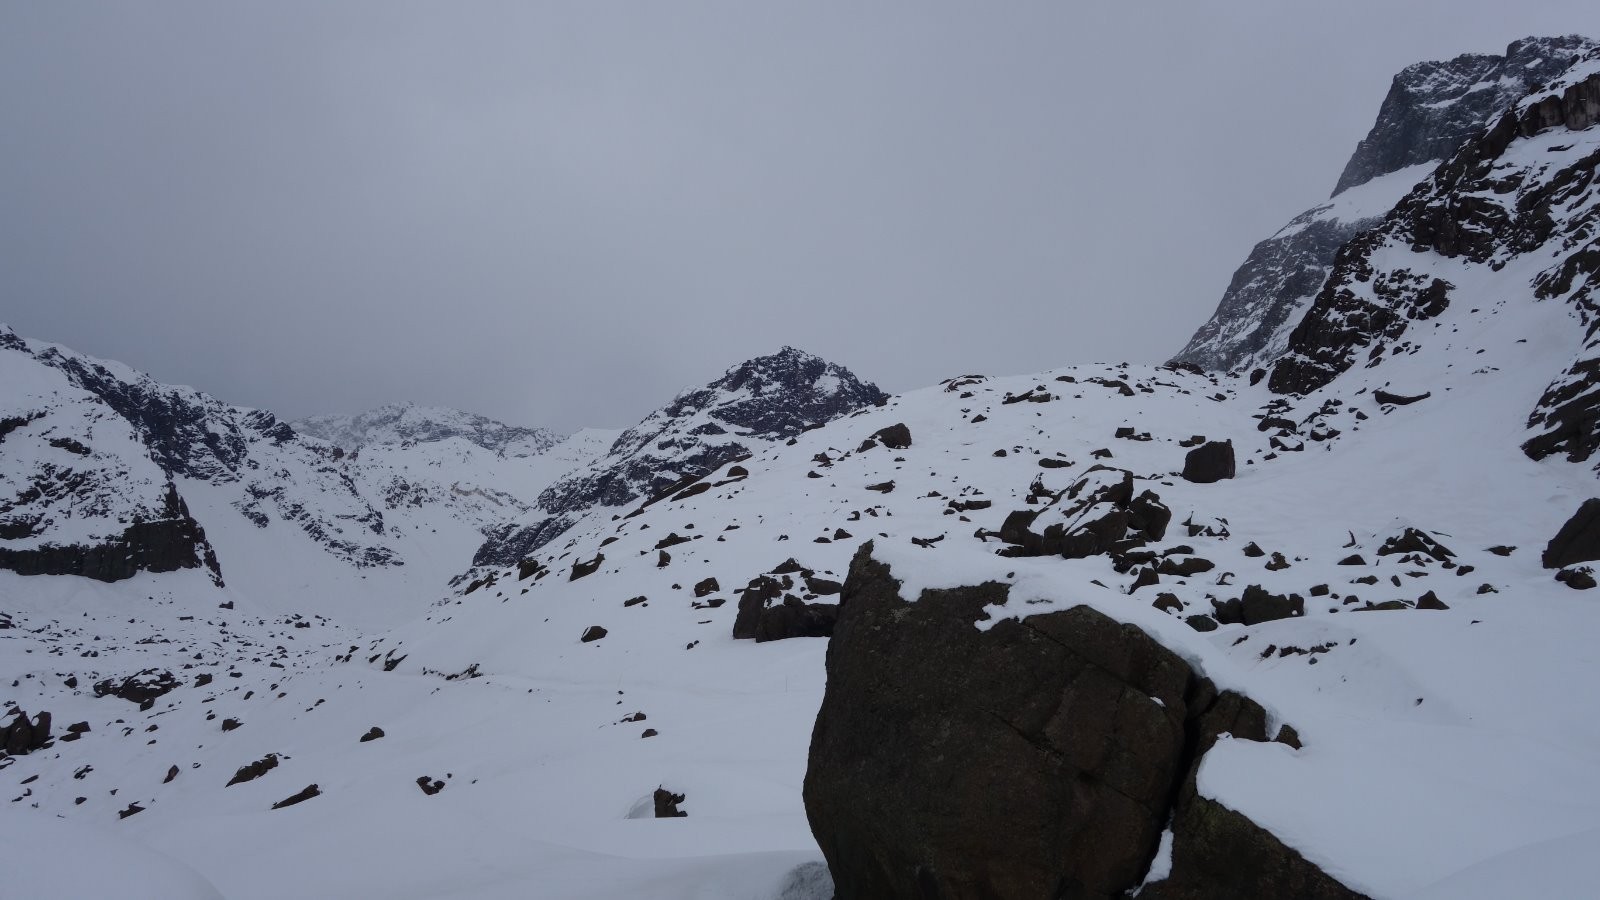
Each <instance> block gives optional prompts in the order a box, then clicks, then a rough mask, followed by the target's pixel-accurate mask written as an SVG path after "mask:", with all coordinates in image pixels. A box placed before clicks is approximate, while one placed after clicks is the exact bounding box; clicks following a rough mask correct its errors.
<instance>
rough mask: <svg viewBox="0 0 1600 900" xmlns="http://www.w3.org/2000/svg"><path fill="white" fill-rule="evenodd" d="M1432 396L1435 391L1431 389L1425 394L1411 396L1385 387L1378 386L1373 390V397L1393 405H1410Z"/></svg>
mask: <svg viewBox="0 0 1600 900" xmlns="http://www.w3.org/2000/svg"><path fill="white" fill-rule="evenodd" d="M1432 396H1433V393H1432V392H1431V391H1430V392H1428V393H1425V394H1417V395H1415V396H1409V397H1408V396H1406V395H1405V394H1391V393H1389V392H1388V391H1386V390H1384V389H1383V388H1378V389H1377V390H1375V391H1373V392H1372V399H1374V400H1376V401H1378V402H1379V403H1386V404H1389V405H1391V406H1409V405H1410V404H1412V403H1416V402H1417V401H1419V400H1426V399H1428V398H1429V397H1432Z"/></svg>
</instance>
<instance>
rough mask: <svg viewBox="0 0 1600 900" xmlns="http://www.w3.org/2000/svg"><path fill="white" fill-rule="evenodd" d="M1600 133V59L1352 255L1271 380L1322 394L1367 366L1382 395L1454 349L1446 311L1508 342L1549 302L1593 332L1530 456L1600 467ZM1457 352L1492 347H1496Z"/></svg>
mask: <svg viewBox="0 0 1600 900" xmlns="http://www.w3.org/2000/svg"><path fill="white" fill-rule="evenodd" d="M1597 121H1600V49H1596V50H1593V51H1590V52H1589V53H1587V54H1586V55H1585V56H1584V57H1583V58H1582V59H1581V60H1580V61H1579V62H1577V63H1575V64H1574V65H1573V66H1572V67H1571V68H1570V69H1569V70H1568V71H1567V72H1565V73H1563V74H1562V75H1561V76H1560V77H1558V78H1557V79H1556V80H1555V81H1553V82H1552V83H1551V84H1550V85H1549V86H1547V87H1545V88H1543V89H1541V90H1538V91H1535V92H1533V93H1531V94H1529V95H1528V96H1526V97H1523V98H1522V99H1520V100H1519V101H1518V102H1517V103H1516V104H1515V105H1514V106H1513V107H1512V108H1511V109H1509V110H1507V111H1506V112H1505V113H1503V114H1502V115H1501V116H1500V117H1499V118H1497V119H1496V120H1495V123H1494V124H1493V126H1492V127H1490V128H1489V129H1488V130H1487V131H1486V132H1485V133H1484V134H1483V135H1481V136H1480V137H1479V138H1477V139H1475V140H1473V141H1471V142H1469V143H1468V144H1467V145H1466V146H1465V147H1463V148H1462V149H1461V151H1460V152H1458V153H1457V154H1456V155H1455V156H1454V157H1453V158H1452V159H1451V160H1450V161H1449V162H1447V163H1446V164H1445V165H1443V166H1441V167H1440V168H1439V169H1438V171H1437V172H1435V173H1434V175H1433V176H1432V177H1431V178H1429V179H1428V180H1427V181H1426V182H1424V183H1423V184H1421V185H1418V187H1417V189H1416V190H1414V191H1413V192H1412V193H1411V194H1410V195H1409V196H1407V197H1406V198H1405V200H1404V201H1402V202H1401V204H1400V205H1399V206H1398V207H1396V209H1395V210H1394V212H1393V213H1391V214H1390V216H1389V217H1388V219H1386V220H1385V222H1384V223H1383V225H1382V226H1381V227H1379V228H1376V229H1373V230H1372V231H1369V232H1367V233H1365V234H1363V235H1361V236H1360V237H1359V238H1357V239H1356V240H1354V241H1352V242H1350V244H1348V245H1346V246H1345V247H1344V248H1343V249H1341V250H1340V251H1339V254H1338V257H1337V258H1336V260H1335V263H1334V268H1333V270H1332V272H1331V274H1330V275H1329V277H1328V280H1327V283H1326V284H1325V285H1324V286H1323V288H1322V290H1321V291H1320V292H1319V293H1318V295H1317V299H1316V303H1315V305H1314V306H1313V307H1312V309H1311V311H1310V312H1309V313H1308V314H1307V316H1306V317H1305V318H1304V319H1303V320H1302V321H1301V323H1300V324H1299V325H1298V326H1297V327H1296V328H1295V331H1294V333H1293V334H1292V335H1291V337H1290V342H1289V352H1288V353H1287V354H1285V355H1284V356H1283V357H1282V358H1281V359H1280V360H1278V362H1277V363H1276V364H1275V365H1274V367H1273V369H1272V376H1271V379H1270V381H1269V384H1270V386H1271V387H1272V389H1273V390H1274V391H1277V392H1279V393H1284V394H1290V395H1297V396H1298V395H1308V394H1313V393H1315V392H1317V391H1319V390H1321V389H1323V388H1325V387H1327V386H1329V385H1330V384H1333V383H1334V382H1335V381H1349V380H1350V379H1349V378H1344V379H1341V376H1345V375H1346V374H1347V373H1352V372H1353V371H1357V367H1359V371H1361V372H1363V373H1365V374H1364V378H1365V381H1367V382H1371V383H1373V385H1374V389H1375V390H1379V389H1381V388H1378V387H1377V386H1376V382H1377V381H1378V380H1384V382H1385V384H1384V387H1389V383H1388V382H1389V379H1384V376H1385V375H1388V374H1390V370H1391V369H1393V368H1394V365H1393V363H1392V360H1396V359H1401V358H1404V357H1406V356H1412V355H1415V354H1417V353H1420V352H1422V351H1423V350H1424V349H1430V350H1433V351H1434V352H1435V353H1439V352H1441V351H1447V350H1448V349H1449V348H1448V347H1443V348H1441V347H1439V346H1438V344H1439V340H1440V334H1439V332H1440V330H1441V328H1442V327H1443V324H1444V323H1443V322H1442V321H1440V317H1441V316H1442V315H1443V314H1444V313H1446V312H1447V311H1456V310H1459V307H1460V306H1462V305H1468V306H1470V307H1471V309H1470V311H1469V312H1468V316H1470V317H1471V318H1470V319H1469V321H1470V322H1471V324H1472V326H1473V330H1474V331H1476V332H1483V331H1493V332H1500V331H1503V330H1506V329H1508V328H1512V327H1516V326H1512V325H1509V324H1508V323H1509V322H1515V321H1518V320H1517V318H1515V317H1516V316H1518V315H1520V314H1522V313H1523V311H1524V310H1525V309H1527V308H1528V307H1530V306H1533V305H1535V304H1540V305H1544V306H1547V307H1554V308H1555V309H1556V310H1561V311H1564V312H1566V313H1567V314H1568V315H1571V316H1572V317H1573V318H1574V319H1575V320H1576V322H1577V323H1579V325H1580V326H1581V328H1580V327H1575V328H1574V329H1573V331H1574V333H1578V332H1580V331H1581V333H1582V334H1583V335H1584V339H1583V341H1582V343H1581V345H1580V346H1579V347H1578V348H1576V350H1575V351H1568V352H1565V353H1562V356H1563V357H1564V358H1565V359H1566V365H1565V370H1564V371H1563V372H1562V373H1561V374H1560V375H1558V376H1557V377H1556V378H1555V379H1554V380H1553V381H1551V382H1550V383H1549V384H1548V386H1547V387H1546V388H1545V390H1544V391H1543V394H1542V396H1540V397H1539V398H1538V400H1537V401H1536V402H1535V403H1534V404H1533V406H1532V409H1531V411H1530V412H1529V415H1528V426H1529V428H1530V429H1532V430H1533V431H1534V434H1533V435H1532V436H1531V437H1530V438H1529V439H1528V440H1527V441H1526V443H1525V444H1524V449H1525V450H1526V452H1527V453H1528V454H1529V455H1530V456H1531V457H1533V458H1535V459H1542V458H1544V457H1546V456H1550V455H1553V454H1561V455H1564V456H1565V457H1566V458H1567V459H1569V460H1570V461H1573V462H1583V461H1586V460H1588V459H1589V458H1590V457H1591V456H1593V454H1594V452H1595V450H1596V449H1597V448H1600V425H1597V424H1596V423H1597V422H1600V416H1597V408H1600V390H1597V388H1596V383H1597V377H1596V375H1597V372H1600V343H1597V342H1596V340H1595V338H1594V337H1593V332H1594V323H1595V322H1596V311H1597V310H1596V305H1595V296H1594V290H1595V283H1596V281H1597V280H1600V238H1597V237H1596V225H1597V222H1600V186H1597V185H1596V178H1597V173H1600V129H1597V128H1595V127H1594V126H1595V124H1596V122H1597ZM1450 333H1451V334H1459V330H1458V328H1452V330H1451V332H1450ZM1470 334H1471V332H1469V335H1470ZM1430 339H1431V340H1430ZM1516 339H1519V340H1526V339H1527V338H1526V336H1522V335H1519V336H1518V337H1517V338H1516ZM1457 340H1459V341H1460V342H1461V343H1462V344H1463V345H1470V343H1474V342H1476V343H1490V342H1491V339H1490V338H1488V337H1487V336H1467V335H1463V336H1462V337H1461V338H1459V339H1457ZM1430 345H1431V346H1430ZM1486 349H1487V348H1485V347H1479V348H1477V349H1476V350H1475V351H1474V352H1475V355H1481V354H1483V353H1484V352H1486ZM1473 362H1478V361H1477V360H1474V361H1473ZM1463 364H1467V363H1466V362H1465V361H1463ZM1401 395H1403V396H1404V397H1405V398H1409V397H1410V396H1412V392H1410V391H1409V390H1404V389H1400V388H1393V389H1391V396H1397V397H1398V396H1401ZM1400 402H1407V401H1406V400H1405V399H1402V400H1401V401H1400Z"/></svg>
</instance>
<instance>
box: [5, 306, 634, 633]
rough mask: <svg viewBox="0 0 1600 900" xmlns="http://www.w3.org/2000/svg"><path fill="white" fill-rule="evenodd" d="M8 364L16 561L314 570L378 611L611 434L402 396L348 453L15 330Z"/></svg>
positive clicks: (8, 467)
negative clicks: (515, 421)
mask: <svg viewBox="0 0 1600 900" xmlns="http://www.w3.org/2000/svg"><path fill="white" fill-rule="evenodd" d="M0 369H3V370H4V373H5V378H4V379H3V380H0V381H3V383H4V384H5V385H6V386H7V391H6V392H5V393H4V395H3V396H0V419H3V420H4V421H5V422H6V423H7V424H6V426H5V427H4V428H3V430H4V431H5V432H6V435H5V437H4V438H0V441H3V442H4V443H3V444H0V568H10V569H13V570H16V571H19V572H25V573H47V572H49V573H60V572H71V573H76V574H83V575H89V576H90V577H96V578H127V577H130V576H131V575H133V574H134V573H135V572H137V571H141V570H149V571H169V570H171V569H173V568H181V567H184V566H188V565H206V566H207V567H208V568H210V569H211V570H212V572H213V573H219V572H220V574H221V576H222V577H225V578H226V579H227V580H228V581H229V583H230V584H237V585H239V586H241V587H242V588H244V589H246V590H249V591H259V592H261V593H263V594H265V595H284V594H286V593H288V594H292V593H294V591H295V590H297V586H299V585H301V584H302V583H303V582H304V580H305V579H307V578H309V577H311V576H312V575H313V574H314V575H315V577H316V578H318V579H320V580H322V581H323V583H324V584H326V585H329V586H330V587H331V586H333V585H339V584H348V585H349V588H348V589H347V590H344V591H342V593H346V594H352V595H355V594H365V593H369V592H370V594H371V595H372V599H371V601H370V605H371V606H373V607H375V608H376V609H378V610H380V612H379V613H378V614H379V615H380V617H381V615H382V613H381V610H382V609H383V608H385V607H387V608H391V609H405V608H407V606H408V605H420V604H421V603H422V602H425V599H424V598H426V597H428V596H431V594H432V593H433V591H434V590H436V589H437V587H438V586H439V585H442V584H443V583H444V582H445V581H446V580H447V579H448V578H449V577H450V576H451V575H453V574H455V573H456V572H459V571H460V570H461V569H462V568H464V567H466V566H467V565H468V563H469V562H470V560H471V557H472V551H473V549H474V548H475V547H477V546H478V544H479V543H481V542H482V540H483V539H484V535H485V534H486V533H489V532H491V531H492V530H493V529H495V528H497V527H499V526H501V525H502V524H503V523H505V522H507V521H512V520H515V519H517V518H518V517H520V516H522V515H524V514H525V513H527V511H528V510H530V509H531V508H532V505H533V501H534V498H536V497H537V496H538V494H539V492H540V491H541V490H542V489H543V488H544V487H545V486H546V485H548V484H549V483H550V482H551V481H553V480H555V479H556V478H558V477H560V476H561V475H563V474H564V473H566V472H567V471H569V470H571V469H572V468H575V467H578V466H581V465H583V464H585V463H587V462H588V461H589V460H590V459H592V458H593V457H594V456H595V455H597V454H598V453H600V452H603V451H604V446H605V443H606V442H605V441H604V440H603V439H602V438H597V437H596V435H595V433H589V434H586V435H585V436H584V439H583V440H581V441H578V442H576V443H574V444H572V445H570V446H567V445H564V444H562V443H558V442H557V439H556V437H555V435H553V434H551V433H550V432H548V431H545V430H542V429H526V428H514V427H512V426H506V425H503V424H501V423H498V422H494V421H493V420H490V419H486V418H484V417H481V416H474V415H471V414H467V413H459V412H456V411H453V410H431V409H422V408H417V407H393V408H389V409H386V410H380V411H376V412H375V413H374V414H372V415H369V416H367V417H365V418H364V419H359V420H358V421H354V422H351V423H347V425H346V430H345V432H344V434H345V435H349V434H358V433H359V434H364V435H366V436H367V437H368V440H367V441H366V442H365V443H364V444H360V442H352V446H351V447H350V448H346V447H343V446H340V445H338V444H335V443H332V442H329V441H325V440H322V439H319V438H317V437H313V436H311V435H309V434H302V433H297V432H296V430H295V429H294V428H293V427H291V426H290V425H288V424H286V423H284V422H282V421H280V420H279V419H278V418H277V417H276V416H274V415H273V414H271V413H269V412H266V411H262V410H252V409H244V408H240V407H234V406H229V405H227V404H225V403H223V402H221V401H219V400H217V399H215V398H213V397H211V396H209V395H207V394H204V393H202V392H200V391H197V390H194V389H193V388H187V387H179V386H172V385H165V384H161V383H159V382H156V381H155V380H153V379H151V378H150V377H149V376H147V375H145V374H143V373H141V372H138V371H136V370H134V369H132V368H130V367H128V366H125V365H123V364H121V363H116V362H110V361H105V360H99V359H95V358H93V357H89V356H86V355H84V354H81V353H77V352H76V351H73V350H71V349H70V348H66V347H63V346H60V345H56V344H50V343H46V342H43V341H33V340H28V339H25V338H22V337H20V336H18V335H17V334H16V333H15V332H14V331H12V330H11V329H10V328H7V327H4V326H0ZM358 445H359V446H360V449H359V450H358V449H356V447H357V446H358ZM347 449H349V450H350V451H351V452H346V450H347ZM161 523H167V524H161ZM163 529H164V530H163ZM151 541H155V542H156V543H155V544H151ZM145 547H159V548H161V549H160V550H159V551H155V550H147V549H141V548H145ZM74 548H75V549H74ZM379 573H387V574H386V575H384V574H379ZM369 576H372V577H369ZM334 593H335V594H339V593H341V591H339V590H335V591H334ZM354 605H356V606H361V605H362V604H360V603H357V604H354ZM371 612H372V610H368V611H367V613H368V614H370V613H371ZM390 614H393V613H390Z"/></svg>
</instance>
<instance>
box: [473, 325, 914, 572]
mask: <svg viewBox="0 0 1600 900" xmlns="http://www.w3.org/2000/svg"><path fill="white" fill-rule="evenodd" d="M884 399H885V395H884V393H883V392H882V391H880V390H878V388H877V387H876V386H875V385H872V384H868V383H865V382H862V381H861V380H860V379H858V378H856V376H855V375H854V374H852V373H851V372H850V370H848V369H846V368H844V367H843V366H840V365H838V364H836V363H830V362H828V361H827V360H825V359H822V358H821V357H818V356H814V355H812V354H810V353H806V352H805V351H803V350H796V349H795V348H793V347H784V348H783V349H782V350H779V351H778V352H777V353H774V354H771V355H768V356H758V357H756V358H754V359H750V360H746V361H745V362H742V363H740V364H738V365H736V366H734V367H733V368H730V369H729V370H728V371H727V372H725V373H724V374H723V376H722V377H721V378H718V379H717V380H715V381H713V382H711V383H710V384H707V385H705V386H704V387H699V388H691V389H688V390H685V391H682V392H680V393H679V394H678V396H676V397H674V398H673V400H672V402H671V403H668V404H667V405H666V406H663V407H662V408H660V409H658V410H656V411H655V412H653V413H651V414H650V415H648V416H646V417H645V419H644V421H642V422H640V423H639V424H637V425H635V426H633V427H632V428H630V429H628V430H627V431H624V432H623V433H622V434H621V436H619V437H618V438H617V440H616V443H615V444H613V445H612V447H611V449H610V451H609V452H608V453H606V455H605V456H604V457H602V458H600V459H598V460H596V461H594V462H593V463H592V464H591V465H589V466H588V467H586V468H584V469H582V470H579V471H575V472H573V473H572V474H571V475H568V476H567V477H566V478H563V479H561V480H560V481H557V482H556V483H554V484H552V485H550V487H548V488H546V489H545V490H544V492H543V493H541V494H540V495H539V500H538V504H537V506H536V507H535V508H534V509H533V510H532V511H531V512H530V513H529V514H528V515H526V516H525V517H524V518H523V519H522V520H521V521H517V522H511V523H507V524H506V525H504V526H502V527H501V528H500V529H499V530H497V531H496V532H495V533H493V534H491V535H490V537H489V539H488V540H487V541H485V542H484V544H483V546H482V547H480V548H478V552H477V554H476V555H475V556H474V558H473V560H472V563H473V566H474V567H485V566H491V567H492V566H509V565H514V564H516V563H517V562H518V561H519V560H521V559H523V558H525V557H527V556H529V555H531V554H532V553H533V552H534V551H536V550H538V549H539V548H540V547H543V546H544V545H545V544H548V543H550V542H551V541H552V540H554V539H555V538H557V537H559V536H560V535H561V534H563V533H564V532H565V531H566V530H567V529H568V528H570V527H571V526H572V523H573V522H575V521H577V520H578V519H579V518H580V517H582V516H583V515H584V514H585V513H588V512H589V511H591V510H593V509H596V508H598V507H608V508H616V507H620V506H623V505H625V504H627V503H630V502H632V501H634V500H637V499H639V498H641V497H654V496H657V495H659V494H660V493H661V492H663V491H665V490H667V489H668V488H671V487H673V486H681V485H682V484H684V483H687V482H689V481H692V480H695V479H698V478H701V477H703V476H705V475H706V474H708V473H710V472H713V471H715V470H717V469H719V468H721V467H722V466H724V465H726V464H728V463H729V462H732V461H734V460H737V459H741V458H743V457H745V456H749V455H750V454H751V453H753V452H754V451H755V450H756V449H757V448H759V447H761V446H764V445H766V444H768V443H772V442H775V441H785V440H789V439H791V438H793V437H794V436H795V435H797V434H800V433H801V432H803V431H806V430H808V429H811V428H815V427H817V426H820V425H822V424H823V423H825V422H828V421H831V420H832V419H835V418H838V417H839V416H842V415H845V414H847V413H850V412H854V411H855V410H857V409H860V408H862V407H864V406H869V405H873V404H877V403H882V402H883V401H884Z"/></svg>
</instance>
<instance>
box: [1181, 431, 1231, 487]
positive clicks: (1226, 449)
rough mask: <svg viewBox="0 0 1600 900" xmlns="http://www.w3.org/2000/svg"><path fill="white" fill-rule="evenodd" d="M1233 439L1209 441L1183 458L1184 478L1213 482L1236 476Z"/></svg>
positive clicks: (1197, 481)
mask: <svg viewBox="0 0 1600 900" xmlns="http://www.w3.org/2000/svg"><path fill="white" fill-rule="evenodd" d="M1234 471H1235V466H1234V458H1233V441H1208V442H1206V443H1204V444H1201V445H1200V446H1198V447H1196V448H1194V449H1193V450H1190V451H1189V452H1188V454H1187V455H1185V456H1184V458H1183V480H1184V481H1192V482H1194V483H1195V484H1212V483H1214V482H1218V481H1223V480H1225V479H1228V478H1232V477H1233V476H1234Z"/></svg>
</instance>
